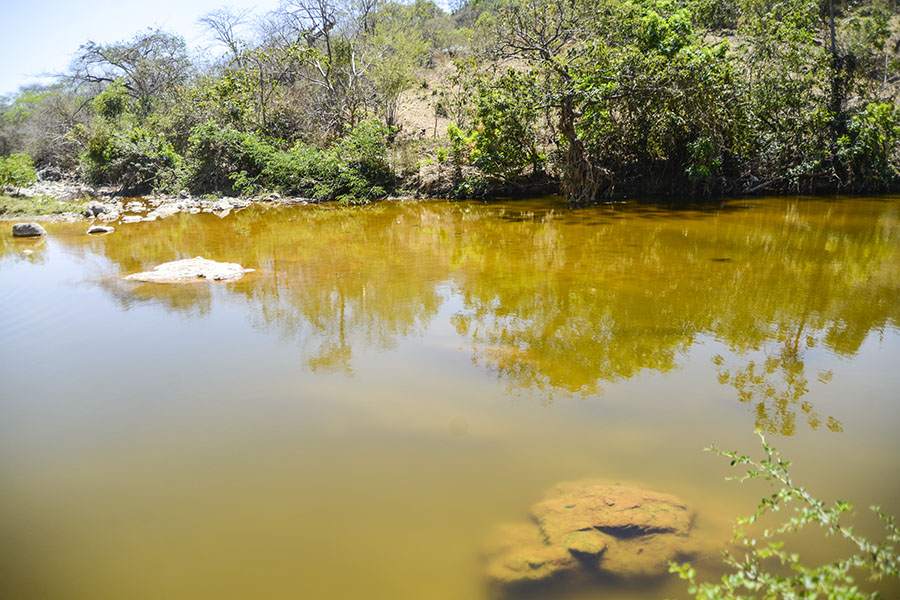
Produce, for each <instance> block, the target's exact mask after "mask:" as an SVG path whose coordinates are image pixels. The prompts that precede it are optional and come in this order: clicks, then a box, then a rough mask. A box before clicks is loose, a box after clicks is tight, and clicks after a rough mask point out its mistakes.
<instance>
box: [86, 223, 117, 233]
mask: <svg viewBox="0 0 900 600" xmlns="http://www.w3.org/2000/svg"><path fill="white" fill-rule="evenodd" d="M115 230H116V229H115V227H109V226H104V225H94V226H93V227H90V228H88V230H87V232H88V234H89V235H94V234H95V233H112V232H113V231H115Z"/></svg>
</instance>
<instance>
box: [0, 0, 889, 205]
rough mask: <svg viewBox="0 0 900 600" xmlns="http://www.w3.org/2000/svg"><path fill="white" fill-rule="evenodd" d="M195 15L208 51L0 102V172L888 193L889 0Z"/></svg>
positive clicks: (169, 183)
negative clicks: (27, 169) (12, 163)
mask: <svg viewBox="0 0 900 600" xmlns="http://www.w3.org/2000/svg"><path fill="white" fill-rule="evenodd" d="M201 23H202V24H203V25H204V27H205V28H206V29H207V31H208V33H209V36H210V39H212V40H214V41H215V47H216V48H217V49H218V52H216V53H215V54H214V56H213V57H212V58H210V56H209V55H207V56H203V55H199V54H197V53H195V52H193V51H192V49H190V48H188V47H187V45H186V44H185V41H184V40H183V39H182V38H180V37H179V36H177V35H173V34H171V33H168V32H165V31H161V30H155V29H151V30H146V31H142V32H138V33H137V34H135V35H134V36H132V37H131V38H128V39H124V40H122V41H119V42H116V43H112V44H98V43H95V42H92V41H87V42H85V43H84V44H83V45H82V46H81V48H80V49H79V51H78V53H77V54H76V56H75V57H74V58H73V60H72V63H71V66H70V68H69V69H68V71H67V72H66V73H63V74H61V75H60V76H59V77H58V78H57V80H56V82H55V83H53V84H52V85H46V86H30V87H27V88H23V89H21V90H20V91H19V92H18V93H16V94H14V95H12V96H9V97H5V98H2V99H0V158H2V159H3V160H8V159H7V158H6V157H10V156H16V157H21V156H25V157H27V158H28V159H30V161H32V162H33V164H34V166H35V169H37V170H38V172H40V171H41V169H45V168H47V167H53V168H54V169H55V170H57V171H61V172H63V173H66V174H68V175H69V176H71V177H77V178H80V179H83V180H85V181H88V182H91V183H95V184H105V185H112V186H118V187H119V188H120V189H121V190H122V191H123V192H129V193H131V192H147V191H153V192H156V193H175V192H178V191H180V190H188V191H190V192H191V193H198V194H202V193H221V194H248V195H253V194H260V193H265V192H271V191H277V192H280V193H285V194H291V195H298V196H304V197H309V198H312V199H315V200H331V199H337V200H341V201H347V202H367V201H370V200H374V199H377V198H380V197H383V196H386V195H388V194H390V193H395V192H398V191H399V192H410V193H420V194H429V195H435V194H439V195H452V196H487V195H492V194H497V193H504V194H508V193H515V192H523V193H525V192H527V191H528V190H531V189H537V188H540V189H546V187H547V186H550V187H551V189H559V190H560V191H561V192H562V193H563V194H564V195H565V196H566V197H567V198H568V199H569V200H570V201H573V202H578V203H587V202H594V201H598V200H601V199H603V198H605V197H607V196H609V195H610V194H614V193H622V192H641V193H653V194H679V195H684V194H690V195H701V196H702V195H714V194H726V193H727V194H738V193H754V192H760V191H769V192H832V191H851V192H859V191H886V190H895V189H897V188H898V185H900V109H898V97H900V96H898V91H900V14H898V4H897V2H896V0H860V1H856V2H841V1H838V0H785V1H784V2H780V3H771V2H765V1H763V0H471V1H464V2H462V3H460V4H458V5H456V6H453V7H452V10H450V11H448V10H445V9H444V8H442V7H441V6H439V5H437V4H435V3H434V2H431V1H429V0H416V1H415V2H412V3H398V2H390V1H385V0H284V1H283V2H282V3H281V5H280V7H279V8H278V9H277V10H275V11H273V12H271V13H269V14H267V15H265V16H264V17H263V18H261V19H253V18H251V16H250V15H249V14H248V13H246V12H236V11H233V10H230V9H227V8H222V9H219V10H216V11H213V12H210V13H208V14H207V15H205V16H204V17H203V18H202V19H201ZM15 160H17V161H20V162H21V161H22V160H25V159H23V158H16V159H15ZM429 174H431V175H429ZM435 174H436V175H435ZM429 177H430V181H429Z"/></svg>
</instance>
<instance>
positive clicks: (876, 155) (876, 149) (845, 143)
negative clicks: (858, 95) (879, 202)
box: [837, 103, 900, 188]
mask: <svg viewBox="0 0 900 600" xmlns="http://www.w3.org/2000/svg"><path fill="white" fill-rule="evenodd" d="M847 130H848V131H847V134H846V135H843V136H841V137H840V138H839V139H838V153H837V155H838V158H839V159H840V160H841V161H843V162H844V164H845V166H846V168H847V170H848V172H849V174H850V177H851V178H852V179H854V180H861V181H862V182H863V183H868V184H870V185H873V186H874V187H881V188H887V187H889V186H890V184H891V183H893V182H894V181H896V180H897V178H898V177H900V150H898V149H900V110H897V108H896V107H895V106H894V105H893V104H888V103H872V104H869V105H868V106H866V108H865V109H864V110H862V111H861V112H859V113H857V114H855V115H853V117H851V119H850V123H849V124H848V126H847Z"/></svg>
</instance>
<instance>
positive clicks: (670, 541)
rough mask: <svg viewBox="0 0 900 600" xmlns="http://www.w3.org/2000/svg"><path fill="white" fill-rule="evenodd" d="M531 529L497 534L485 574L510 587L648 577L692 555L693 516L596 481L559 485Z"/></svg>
mask: <svg viewBox="0 0 900 600" xmlns="http://www.w3.org/2000/svg"><path fill="white" fill-rule="evenodd" d="M531 517H532V519H533V521H532V523H522V524H520V525H516V526H508V525H507V526H502V527H500V528H498V529H497V531H495V532H494V534H493V535H492V537H491V538H490V540H489V542H488V544H487V547H486V553H485V557H486V574H487V576H488V578H489V579H490V580H491V581H493V582H494V583H495V584H499V585H501V586H510V585H512V586H515V585H522V584H525V583H533V582H538V581H545V580H549V579H551V578H555V577H557V576H559V575H561V574H563V573H565V574H566V575H567V576H568V577H580V578H586V577H590V576H596V575H604V576H613V577H620V578H635V577H653V576H658V575H663V574H665V573H666V572H667V571H668V565H669V562H671V561H673V560H681V559H685V558H690V557H691V556H693V555H694V554H695V553H696V552H697V551H698V550H699V544H698V543H697V542H696V540H695V539H693V536H692V525H693V511H691V510H690V508H688V506H687V505H686V504H685V503H684V502H683V501H682V500H680V499H679V498H677V497H676V496H673V495H671V494H665V493H661V492H655V491H651V490H645V489H641V488H636V487H628V486H623V485H619V484H616V483H609V482H600V481H593V480H590V481H575V482H567V483H561V484H559V485H557V486H555V487H553V488H552V489H550V490H549V491H548V492H547V495H546V497H545V498H544V500H542V501H540V502H538V503H537V504H535V505H534V506H532V508H531Z"/></svg>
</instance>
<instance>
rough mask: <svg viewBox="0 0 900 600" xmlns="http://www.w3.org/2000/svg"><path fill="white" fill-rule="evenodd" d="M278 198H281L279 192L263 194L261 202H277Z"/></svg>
mask: <svg viewBox="0 0 900 600" xmlns="http://www.w3.org/2000/svg"><path fill="white" fill-rule="evenodd" d="M278 200H281V194H279V193H278V192H272V193H271V194H269V195H268V196H263V198H262V199H261V202H277V201H278Z"/></svg>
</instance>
